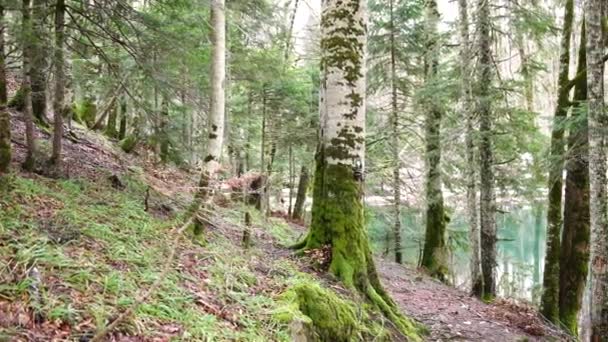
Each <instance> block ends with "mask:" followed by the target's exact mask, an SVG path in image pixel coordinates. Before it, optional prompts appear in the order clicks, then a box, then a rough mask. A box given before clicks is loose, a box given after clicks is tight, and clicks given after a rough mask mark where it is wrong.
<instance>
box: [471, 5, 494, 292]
mask: <svg viewBox="0 0 608 342" xmlns="http://www.w3.org/2000/svg"><path fill="white" fill-rule="evenodd" d="M492 3H493V1H492V0H478V2H477V31H478V34H479V37H478V40H477V41H478V46H477V49H478V54H479V61H478V62H477V80H476V82H477V84H476V86H475V89H474V90H475V94H474V95H475V97H476V100H477V108H476V111H477V115H478V116H479V173H480V184H479V199H480V205H479V229H480V233H481V236H480V242H481V273H482V278H483V287H482V297H483V298H485V299H491V298H493V297H494V296H496V272H495V267H496V198H495V193H494V192H495V189H494V186H495V184H494V167H493V163H494V152H493V149H492V145H493V141H492V140H493V118H492V93H491V88H490V87H491V85H492V78H493V77H492V72H493V67H494V66H493V64H492V63H493V62H492V47H491V44H492V36H491V34H490V30H491V18H490V13H491V11H490V8H491V5H492Z"/></svg>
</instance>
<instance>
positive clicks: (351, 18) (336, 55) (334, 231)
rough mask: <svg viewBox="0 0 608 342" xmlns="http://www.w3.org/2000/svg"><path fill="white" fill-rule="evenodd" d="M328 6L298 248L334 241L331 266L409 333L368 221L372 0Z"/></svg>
mask: <svg viewBox="0 0 608 342" xmlns="http://www.w3.org/2000/svg"><path fill="white" fill-rule="evenodd" d="M322 8H323V10H322V16H321V88H320V106H319V108H320V123H321V128H320V131H319V144H318V147H317V153H316V169H315V176H314V190H313V208H312V224H311V227H310V230H309V232H308V235H307V237H306V238H305V239H304V240H303V241H301V242H300V243H298V244H297V245H296V246H294V247H295V248H299V249H315V248H321V247H324V246H330V248H331V261H330V266H329V271H330V272H331V273H332V274H334V275H335V276H336V277H337V278H338V279H340V280H341V281H342V282H343V283H344V284H345V286H346V287H348V288H351V289H356V290H358V291H360V292H361V293H363V294H364V295H365V296H366V297H367V298H368V299H369V300H370V301H371V302H372V303H373V304H374V305H375V306H377V307H378V308H379V309H380V310H381V311H382V312H383V313H384V314H385V315H386V316H387V317H388V318H389V319H390V320H392V321H393V322H394V323H395V324H397V326H398V327H399V328H400V330H401V331H402V332H405V333H410V334H411V333H412V332H414V330H415V327H414V326H413V324H412V323H411V322H410V321H409V320H408V319H406V318H405V317H404V316H403V315H401V314H400V313H399V311H398V308H397V306H396V305H395V303H394V302H393V301H392V299H391V298H390V296H389V295H388V294H387V293H386V291H385V290H384V288H383V287H382V285H381V284H380V280H379V278H378V274H377V272H376V268H375V264H374V260H373V257H372V253H371V249H370V246H369V243H368V237H367V232H366V229H365V223H364V214H363V187H362V186H363V170H364V163H365V48H366V42H367V37H366V30H367V15H366V2H365V1H363V0H327V1H323V6H322Z"/></svg>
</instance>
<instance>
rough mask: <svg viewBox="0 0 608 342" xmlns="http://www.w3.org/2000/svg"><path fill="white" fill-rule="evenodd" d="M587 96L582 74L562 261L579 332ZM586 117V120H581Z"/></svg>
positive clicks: (569, 321)
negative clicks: (584, 114)
mask: <svg viewBox="0 0 608 342" xmlns="http://www.w3.org/2000/svg"><path fill="white" fill-rule="evenodd" d="M585 40H586V38H585V22H584V21H583V24H582V30H581V44H580V48H579V54H578V68H577V73H579V72H584V70H585V67H586V62H587V53H586V49H585V44H586V41H585ZM586 100H587V79H586V78H581V79H580V80H579V81H578V82H577V85H576V86H575V90H574V102H575V104H576V106H575V107H574V108H573V110H572V118H573V119H574V120H575V125H573V126H572V128H570V132H569V134H568V161H567V163H566V170H567V172H568V173H567V176H566V195H565V197H564V227H563V229H562V240H561V253H560V265H559V271H560V272H559V318H560V322H561V323H562V324H563V325H564V326H565V327H566V328H567V329H568V330H569V331H570V333H571V334H573V335H575V336H576V335H577V333H578V313H579V311H580V309H581V305H582V300H583V293H584V292H585V285H586V282H587V271H588V263H589V224H590V223H589V166H588V165H589V164H588V156H589V136H588V129H587V120H585V119H584V117H583V116H582V115H583V114H582V112H581V111H582V110H584V109H585V106H584V105H585V101H586ZM581 118H583V120H581Z"/></svg>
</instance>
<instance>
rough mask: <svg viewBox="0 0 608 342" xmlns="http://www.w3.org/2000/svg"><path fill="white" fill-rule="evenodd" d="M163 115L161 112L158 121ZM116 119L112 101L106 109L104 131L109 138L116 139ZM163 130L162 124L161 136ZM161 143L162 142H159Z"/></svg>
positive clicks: (116, 113)
mask: <svg viewBox="0 0 608 342" xmlns="http://www.w3.org/2000/svg"><path fill="white" fill-rule="evenodd" d="M163 114H164V113H162V110H161V113H160V115H161V118H160V120H161V121H162V120H163V119H164V118H163V117H162V116H163ZM117 119H118V108H117V106H116V101H114V102H113V103H112V104H111V107H110V108H108V122H107V124H106V129H105V134H106V135H107V136H108V137H110V138H116V137H118V130H117V129H116V120H117ZM163 128H164V127H162V123H161V127H160V131H161V132H160V133H161V135H162V134H163ZM161 143H162V142H161Z"/></svg>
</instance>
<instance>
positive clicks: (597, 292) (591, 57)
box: [585, 0, 608, 341]
mask: <svg viewBox="0 0 608 342" xmlns="http://www.w3.org/2000/svg"><path fill="white" fill-rule="evenodd" d="M602 4H603V5H602ZM602 6H606V4H605V3H604V2H603V1H602V0H587V1H586V4H585V23H586V34H587V88H588V94H587V98H588V124H589V184H590V199H589V201H590V208H591V209H590V215H591V341H606V340H607V339H608V217H607V216H608V203H607V201H608V198H607V196H606V181H607V179H606V132H607V131H608V116H607V114H608V113H606V108H605V104H604V65H603V64H604V61H603V51H604V43H605V42H604V40H603V35H602V13H603V12H602Z"/></svg>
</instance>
